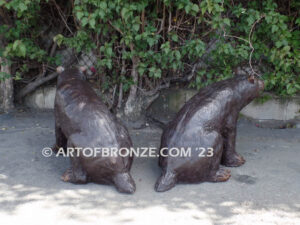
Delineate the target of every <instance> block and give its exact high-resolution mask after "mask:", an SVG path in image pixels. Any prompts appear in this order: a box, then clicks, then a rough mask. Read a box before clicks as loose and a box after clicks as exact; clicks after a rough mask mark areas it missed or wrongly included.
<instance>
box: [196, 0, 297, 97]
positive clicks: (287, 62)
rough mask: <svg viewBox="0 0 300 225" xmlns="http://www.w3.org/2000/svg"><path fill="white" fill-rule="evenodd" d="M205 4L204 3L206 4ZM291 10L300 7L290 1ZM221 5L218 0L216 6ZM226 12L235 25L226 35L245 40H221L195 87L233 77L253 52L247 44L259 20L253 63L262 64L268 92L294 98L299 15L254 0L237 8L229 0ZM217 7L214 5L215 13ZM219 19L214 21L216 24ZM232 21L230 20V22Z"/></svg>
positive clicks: (271, 4) (226, 28)
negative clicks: (234, 71) (229, 14)
mask: <svg viewBox="0 0 300 225" xmlns="http://www.w3.org/2000/svg"><path fill="white" fill-rule="evenodd" d="M204 2H207V1H203V2H202V4H205V3H204ZM290 3H291V9H290V10H294V11H295V12H297V9H299V7H300V4H299V2H297V1H290ZM216 4H219V3H217V1H216V2H215V3H214V5H216ZM224 5H225V6H226V8H224V11H227V12H232V14H233V15H234V16H232V17H231V18H230V19H231V21H234V26H233V25H231V26H230V24H233V23H230V21H229V22H226V26H225V28H224V29H225V31H226V34H229V35H234V36H236V37H238V38H244V39H246V41H244V40H241V39H238V38H229V39H228V38H226V39H220V42H219V45H218V47H217V48H216V49H215V51H213V52H212V54H211V55H210V57H211V61H210V62H209V63H208V65H209V66H208V67H207V68H206V69H204V70H201V71H199V72H198V77H197V78H196V81H195V83H194V84H193V86H196V87H198V88H201V87H203V86H205V85H207V84H209V83H212V82H214V81H217V80H219V79H225V78H227V77H230V76H232V72H233V70H234V69H235V68H236V67H237V66H238V65H243V64H245V63H247V61H248V59H249V53H250V51H251V49H250V47H249V43H248V42H247V40H248V37H249V33H250V31H251V29H252V28H253V24H254V23H255V21H257V20H259V19H260V18H262V19H261V21H260V22H259V24H256V26H255V27H254V30H253V33H252V36H251V42H252V45H253V47H254V49H255V51H254V54H253V57H252V61H253V62H261V65H260V66H261V70H262V71H263V74H262V75H263V79H264V81H265V86H266V90H268V91H274V92H275V93H276V94H278V95H281V96H291V95H294V94H296V93H297V92H299V90H300V76H299V72H300V69H299V65H300V59H299V45H300V40H299V34H300V32H299V22H300V21H299V18H295V15H297V14H295V13H293V14H290V15H283V14H281V13H280V12H278V11H279V7H278V6H277V4H276V3H275V2H274V1H272V0H268V1H262V2H260V1H251V2H250V3H249V4H248V5H244V6H243V5H242V4H241V3H240V4H238V5H235V6H232V5H230V4H229V3H228V2H226V1H225V4H224ZM214 8H216V7H214V6H212V9H211V12H212V14H214V13H213V9H214ZM214 20H217V19H212V21H214ZM228 20H229V19H228Z"/></svg>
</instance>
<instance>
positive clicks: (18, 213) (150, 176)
mask: <svg viewBox="0 0 300 225" xmlns="http://www.w3.org/2000/svg"><path fill="white" fill-rule="evenodd" d="M130 133H131V137H132V139H133V142H134V145H135V147H149V146H151V147H159V142H160V135H161V130H160V129H159V128H157V127H154V126H152V125H151V124H150V126H149V127H146V128H144V129H140V130H130ZM299 133H300V130H299V129H285V130H272V129H259V128H256V127H255V126H253V125H251V124H249V123H247V122H246V121H240V123H239V127H238V140H237V150H238V152H240V153H241V154H242V155H243V156H244V157H245V158H246V160H247V162H246V164H245V165H244V166H242V167H240V168H232V169H231V171H232V177H231V179H230V180H229V181H228V182H225V183H202V184H195V185H177V186H176V187H175V188H173V189H172V190H170V191H168V192H165V193H156V192H155V191H154V189H153V186H154V183H155V181H156V179H157V177H158V176H159V175H160V169H159V168H158V166H157V159H156V158H137V159H135V161H134V164H133V168H132V175H133V177H134V179H135V181H136V184H137V191H136V193H135V194H134V195H124V194H119V193H118V192H116V190H115V188H114V187H111V186H105V185H96V184H87V185H73V184H69V183H64V182H62V181H61V180H60V176H61V174H62V173H63V172H64V171H65V170H66V169H67V168H68V167H69V161H68V159H67V158H63V157H59V158H57V157H54V156H52V157H49V158H46V157H44V156H42V154H41V152H42V149H43V148H44V147H48V146H52V144H53V143H54V122H53V113H52V112H18V113H13V114H2V115H0V216H1V219H3V220H4V221H6V223H5V224H15V223H16V222H19V223H20V222H22V223H23V222H24V221H30V222H31V224H39V223H41V222H42V221H43V223H44V224H52V223H54V222H55V223H58V224H60V223H62V224H68V223H71V222H72V224H74V223H75V224H76V223H80V224H89V223H92V224H95V223H103V222H107V223H109V222H110V223H112V224H124V223H125V224H126V223H131V224H141V223H143V224H154V223H158V224H170V223H173V224H182V223H189V224H199V223H200V224H201V223H203V224H253V223H256V224H260V223H262V224H266V223H270V224H274V223H278V224H282V223H285V224H297V223H298V224H299V223H300V196H299V190H300V162H299V159H300V148H299V146H300V138H299V137H300V134H299Z"/></svg>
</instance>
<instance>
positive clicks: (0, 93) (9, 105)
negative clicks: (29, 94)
mask: <svg viewBox="0 0 300 225" xmlns="http://www.w3.org/2000/svg"><path fill="white" fill-rule="evenodd" d="M0 65H1V73H4V74H11V71H10V66H9V65H8V63H7V60H6V59H4V58H2V57H0ZM13 96H14V88H13V78H12V77H9V78H6V79H4V80H2V81H0V108H1V109H2V110H4V112H8V111H10V110H12V109H13V108H14V104H13V101H14V99H13Z"/></svg>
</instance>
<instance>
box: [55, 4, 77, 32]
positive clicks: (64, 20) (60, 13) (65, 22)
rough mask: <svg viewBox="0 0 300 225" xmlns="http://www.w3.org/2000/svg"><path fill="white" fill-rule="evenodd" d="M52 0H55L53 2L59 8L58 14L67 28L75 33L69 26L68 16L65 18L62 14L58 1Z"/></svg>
mask: <svg viewBox="0 0 300 225" xmlns="http://www.w3.org/2000/svg"><path fill="white" fill-rule="evenodd" d="M52 1H53V3H54V5H55V7H56V8H57V11H58V14H59V15H60V17H61V19H62V21H63V22H64V24H65V25H66V28H67V29H68V30H69V31H70V33H71V34H72V35H74V33H73V31H72V30H71V28H70V27H69V26H68V23H67V21H66V18H65V16H64V15H63V14H62V12H61V9H60V7H59V6H58V5H57V3H56V1H55V0H52Z"/></svg>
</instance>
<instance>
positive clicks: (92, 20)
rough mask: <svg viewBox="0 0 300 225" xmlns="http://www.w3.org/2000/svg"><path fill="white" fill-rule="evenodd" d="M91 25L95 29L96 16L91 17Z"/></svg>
mask: <svg viewBox="0 0 300 225" xmlns="http://www.w3.org/2000/svg"><path fill="white" fill-rule="evenodd" d="M89 25H90V26H91V28H93V29H95V25H96V20H95V18H91V19H90V20H89Z"/></svg>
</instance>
